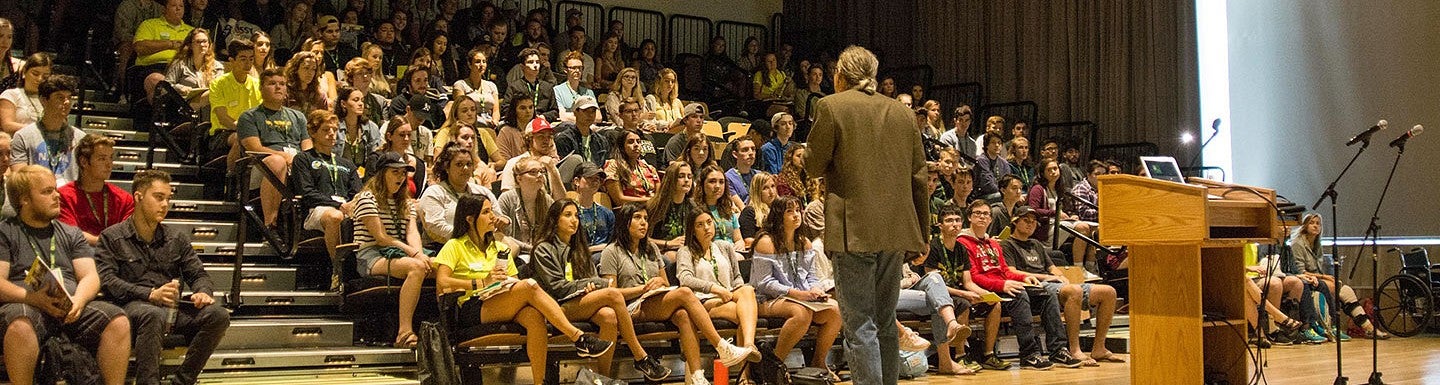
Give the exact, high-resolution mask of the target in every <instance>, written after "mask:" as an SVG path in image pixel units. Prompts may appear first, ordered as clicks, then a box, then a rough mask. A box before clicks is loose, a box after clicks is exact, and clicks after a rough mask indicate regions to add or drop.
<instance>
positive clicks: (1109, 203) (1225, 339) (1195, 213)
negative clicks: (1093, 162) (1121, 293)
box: [1097, 175, 1280, 385]
mask: <svg viewBox="0 0 1440 385" xmlns="http://www.w3.org/2000/svg"><path fill="white" fill-rule="evenodd" d="M1190 183H1192V184H1181V183H1174V182H1168V181H1163V180H1157V179H1149V178H1143V177H1138V176H1134V175H1104V176H1101V177H1100V178H1099V186H1098V188H1099V196H1098V202H1097V203H1098V205H1099V206H1100V213H1099V217H1100V218H1099V219H1100V228H1101V232H1100V235H1101V237H1102V239H1101V242H1102V243H1105V244H1107V245H1124V246H1128V247H1129V251H1130V256H1129V264H1130V271H1129V273H1130V295H1129V298H1128V300H1129V302H1130V347H1131V355H1130V357H1131V360H1130V361H1131V363H1130V382H1131V384H1136V385H1140V384H1147V385H1148V384H1194V385H1199V384H1201V383H1202V381H1203V380H1204V378H1205V373H1215V374H1221V375H1223V377H1224V378H1226V379H1227V380H1229V383H1231V384H1243V383H1245V382H1246V381H1245V380H1246V379H1247V376H1248V374H1249V372H1248V363H1249V358H1248V355H1247V354H1246V353H1245V345H1246V342H1247V339H1248V337H1247V335H1246V323H1245V312H1244V307H1243V306H1245V297H1244V295H1245V288H1244V286H1243V285H1244V282H1243V281H1242V280H1244V279H1246V278H1245V274H1244V268H1245V262H1244V246H1245V245H1246V244H1247V243H1272V242H1274V240H1275V239H1276V238H1277V237H1278V236H1279V235H1280V234H1279V232H1280V231H1279V229H1278V227H1277V225H1278V218H1276V215H1275V212H1274V210H1272V209H1271V206H1270V203H1268V202H1267V201H1266V200H1265V199H1269V200H1271V201H1273V200H1274V199H1275V192H1274V190H1269V189H1262V188H1255V187H1246V186H1238V185H1231V184H1225V183H1220V182H1215V181H1210V180H1205V179H1197V178H1192V179H1190ZM1251 190H1253V192H1252V191H1251ZM1257 194H1258V195H1257ZM1207 195H1215V196H1218V197H1221V198H1222V199H1209V197H1208V196H1207ZM1261 195H1263V196H1265V198H1264V199H1262V198H1261V197H1260V196H1261Z"/></svg>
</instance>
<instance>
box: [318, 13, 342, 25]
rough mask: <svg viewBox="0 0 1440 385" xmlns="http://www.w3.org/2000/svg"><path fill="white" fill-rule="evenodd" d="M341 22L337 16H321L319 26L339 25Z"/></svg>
mask: <svg viewBox="0 0 1440 385" xmlns="http://www.w3.org/2000/svg"><path fill="white" fill-rule="evenodd" d="M339 22H340V19H338V18H336V17H335V16H331V15H324V16H320V19H319V25H326V24H330V23H339Z"/></svg>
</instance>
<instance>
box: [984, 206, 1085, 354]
mask: <svg viewBox="0 0 1440 385" xmlns="http://www.w3.org/2000/svg"><path fill="white" fill-rule="evenodd" d="M969 207H970V228H968V229H965V230H964V231H961V232H960V244H961V245H963V246H964V247H965V251H966V253H968V254H969V255H970V266H973V267H974V269H975V272H974V273H973V274H971V277H972V278H974V280H975V283H976V284H977V285H979V286H980V287H981V288H983V289H985V290H988V291H991V292H996V293H997V294H1000V293H1003V294H1004V295H1005V296H1006V297H1009V298H1010V299H1011V300H1010V301H1008V302H1004V303H1003V304H1002V306H1001V309H1002V310H1004V311H1005V313H1006V314H1007V315H1009V316H1010V327H1011V328H1013V329H1014V330H1015V337H1016V339H1017V340H1018V341H1019V343H1020V357H1021V358H1020V367H1021V368H1025V369H1034V370H1049V369H1050V367H1051V366H1053V365H1054V364H1060V365H1063V366H1065V367H1070V368H1074V367H1078V366H1080V365H1081V364H1082V363H1081V362H1080V360H1077V359H1075V357H1072V356H1070V350H1069V349H1068V348H1067V347H1066V345H1065V344H1066V341H1065V335H1064V334H1063V333H1065V330H1064V327H1063V326H1061V324H1060V306H1059V304H1058V303H1057V302H1056V300H1055V298H1054V297H1052V296H1049V295H1045V296H1033V297H1032V296H1031V295H1030V294H1029V293H1028V290H1026V288H1025V287H1026V286H1028V285H1039V284H1040V281H1039V280H1038V279H1035V277H1030V276H1025V275H1021V274H1016V273H1014V272H1012V271H1010V269H1009V266H1006V264H1005V257H1004V255H1002V254H1001V253H1002V252H1001V248H1000V242H999V241H997V240H996V239H995V238H994V237H991V236H989V235H987V234H985V229H986V228H988V227H990V205H989V204H987V203H985V200H983V199H976V200H974V201H971V203H970V206H969ZM1031 300H1035V301H1039V302H1040V307H1039V309H1041V310H1042V312H1041V313H1040V320H1041V324H1042V325H1043V326H1044V327H1045V335H1046V339H1048V340H1049V341H1046V342H1047V343H1046V345H1047V346H1049V347H1050V349H1051V350H1052V351H1051V352H1050V359H1048V360H1047V359H1045V358H1043V357H1042V356H1041V354H1042V352H1041V350H1040V338H1039V337H1038V336H1036V335H1035V327H1034V324H1033V323H1032V322H1031V321H1030V320H1031V319H1034V317H1033V315H1032V314H1033V313H1032V310H1031V307H1030V301H1031ZM987 334H988V333H987ZM986 337H987V339H988V338H989V336H988V335H987V336H986ZM992 346H993V345H992ZM980 364H981V365H983V366H985V368H986V369H994V370H1004V369H1007V368H1009V367H1010V364H1009V363H1007V362H1004V361H1001V360H1000V359H999V358H996V357H995V353H994V351H993V350H986V354H985V359H984V360H983V361H981V362H980Z"/></svg>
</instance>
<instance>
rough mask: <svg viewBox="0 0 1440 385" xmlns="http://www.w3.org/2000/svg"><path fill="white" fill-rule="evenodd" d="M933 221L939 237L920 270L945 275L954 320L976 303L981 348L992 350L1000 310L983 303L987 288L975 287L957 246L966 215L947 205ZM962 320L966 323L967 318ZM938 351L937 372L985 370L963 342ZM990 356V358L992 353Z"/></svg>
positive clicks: (1003, 365)
mask: <svg viewBox="0 0 1440 385" xmlns="http://www.w3.org/2000/svg"><path fill="white" fill-rule="evenodd" d="M936 220H937V222H938V223H939V224H940V226H939V227H940V236H939V237H935V238H932V239H931V240H930V252H929V254H927V255H926V256H925V260H924V262H922V266H923V272H924V273H925V274H930V273H938V274H940V277H941V278H944V280H945V289H946V291H949V292H950V296H951V298H952V301H953V302H954V303H955V306H956V307H955V309H956V311H958V312H959V313H957V315H956V318H957V319H961V320H968V319H970V317H969V315H968V314H969V311H970V310H971V304H973V305H975V311H976V313H975V314H976V315H977V316H981V317H985V340H984V342H985V344H984V351H986V352H990V351H994V350H995V340H996V339H997V338H999V336H1000V334H999V331H1000V312H998V311H994V307H995V305H994V304H989V303H985V302H983V300H982V299H981V295H982V294H985V293H989V291H988V290H985V289H982V288H980V287H979V286H976V285H975V281H974V280H973V279H971V277H970V257H968V256H966V255H965V249H964V248H962V247H960V242H959V241H958V239H957V238H959V237H960V231H961V230H963V229H964V227H965V225H964V223H965V215H964V213H963V212H962V211H961V210H960V206H957V205H952V204H946V205H944V206H941V207H940V210H938V215H937V219H936ZM912 269H915V268H912ZM916 270H917V271H916V273H921V269H916ZM962 322H967V324H968V321H962ZM951 346H953V347H954V348H955V349H958V352H957V353H958V354H956V355H955V356H957V357H960V358H961V360H960V361H958V362H957V361H955V360H954V359H952V358H951V356H952V355H951V351H950V347H951ZM937 351H938V352H939V353H940V354H939V355H940V357H939V359H940V373H953V374H965V373H974V372H977V371H980V370H981V369H984V367H983V366H981V365H980V363H978V362H975V361H972V360H970V359H968V358H965V357H967V356H968V355H966V354H965V343H963V342H962V343H955V344H953V345H952V344H951V343H948V342H946V343H941V344H939V345H938V346H937ZM989 357H991V358H993V357H994V356H989ZM994 361H995V362H992V365H991V367H992V368H998V369H1006V368H1009V367H1010V364H1008V363H1005V362H1004V361H1000V360H999V358H995V359H994Z"/></svg>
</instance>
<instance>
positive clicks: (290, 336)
mask: <svg viewBox="0 0 1440 385" xmlns="http://www.w3.org/2000/svg"><path fill="white" fill-rule="evenodd" d="M354 339H355V328H354V325H353V324H351V322H350V321H342V320H332V319H321V318H299V319H297V318H260V319H239V320H233V321H230V328H229V329H226V330H225V337H224V338H222V339H220V345H219V346H218V347H216V349H217V350H242V349H282V348H287V349H307V348H326V347H332V348H333V347H351V346H353V345H354Z"/></svg>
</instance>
